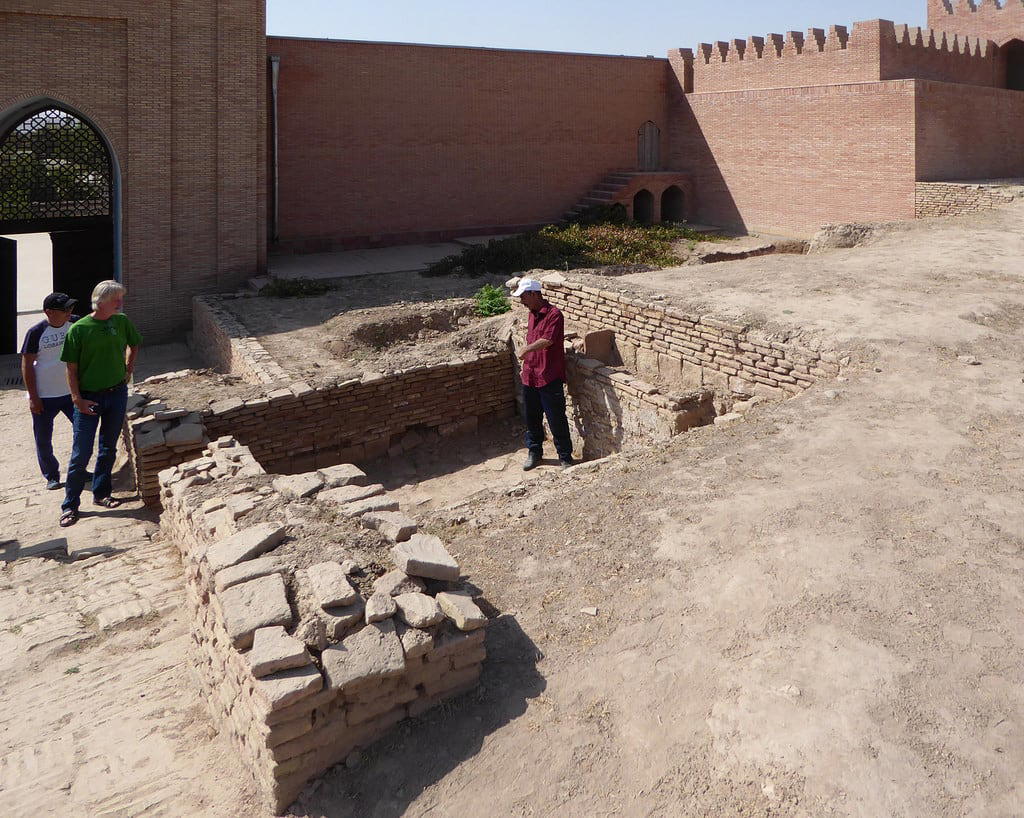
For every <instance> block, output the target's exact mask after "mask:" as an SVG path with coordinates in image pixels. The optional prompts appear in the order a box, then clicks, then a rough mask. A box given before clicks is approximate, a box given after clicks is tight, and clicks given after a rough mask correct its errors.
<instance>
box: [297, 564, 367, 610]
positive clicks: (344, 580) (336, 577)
mask: <svg viewBox="0 0 1024 818" xmlns="http://www.w3.org/2000/svg"><path fill="white" fill-rule="evenodd" d="M306 575H307V576H308V577H309V585H310V588H311V589H312V591H313V596H314V597H315V599H316V601H317V603H319V605H320V607H321V608H335V607H338V606H345V605H351V604H353V603H354V602H355V601H356V600H358V599H359V592H358V591H357V590H356V589H355V588H354V587H352V583H351V582H349V579H348V577H347V576H346V574H345V569H344V568H342V566H341V565H339V564H338V563H336V562H321V563H318V564H317V565H311V566H310V567H309V568H307V569H306Z"/></svg>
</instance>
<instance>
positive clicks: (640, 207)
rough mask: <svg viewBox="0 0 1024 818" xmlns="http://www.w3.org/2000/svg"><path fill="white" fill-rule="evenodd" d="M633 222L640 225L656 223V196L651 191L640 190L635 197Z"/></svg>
mask: <svg viewBox="0 0 1024 818" xmlns="http://www.w3.org/2000/svg"><path fill="white" fill-rule="evenodd" d="M633 221H635V222H639V223H640V224H651V223H653V222H654V194H653V193H651V191H649V190H646V189H645V190H640V191H638V192H637V194H636V196H634V197H633Z"/></svg>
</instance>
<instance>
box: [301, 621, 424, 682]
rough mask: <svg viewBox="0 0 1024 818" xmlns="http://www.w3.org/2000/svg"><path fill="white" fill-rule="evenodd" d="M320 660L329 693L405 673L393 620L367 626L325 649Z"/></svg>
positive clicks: (400, 645) (403, 660)
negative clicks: (329, 689)
mask: <svg viewBox="0 0 1024 818" xmlns="http://www.w3.org/2000/svg"><path fill="white" fill-rule="evenodd" d="M320 658H321V662H322V663H323V667H324V676H325V677H326V679H327V684H328V685H329V686H330V688H331V689H332V690H346V689H349V688H352V687H355V686H357V685H358V684H360V683H362V682H365V681H368V680H371V679H386V678H390V677H393V676H398V675H399V674H401V673H402V672H403V671H404V670H405V653H404V651H403V650H402V642H401V640H399V638H398V634H397V633H396V632H395V624H394V620H393V619H386V620H384V621H383V622H375V623H374V624H372V625H367V626H366V627H365V628H363V629H362V630H360V631H358V632H356V633H354V634H352V635H351V636H348V637H346V638H345V639H343V640H342V641H341V643H340V644H337V645H331V646H330V647H328V648H327V649H326V650H325V651H324V652H323V654H322V655H321V657H320Z"/></svg>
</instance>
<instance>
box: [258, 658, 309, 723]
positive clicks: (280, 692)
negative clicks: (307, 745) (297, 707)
mask: <svg viewBox="0 0 1024 818" xmlns="http://www.w3.org/2000/svg"><path fill="white" fill-rule="evenodd" d="M323 686H324V679H323V676H321V675H320V671H319V670H317V668H316V665H306V666H305V667H301V668H293V669H292V670H283V671H280V672H279V673H274V674H272V675H270V676H265V677H264V678H262V679H257V680H256V693H257V695H258V696H259V698H261V699H262V700H263V701H264V703H265V704H266V705H267V707H268V709H269V710H270V711H271V712H273V711H275V710H283V709H284V708H285V707H288V706H290V705H293V704H295V703H296V702H299V701H301V700H302V699H305V698H306V697H307V696H313V695H315V694H317V693H319V692H320V691H321V690H322V689H323Z"/></svg>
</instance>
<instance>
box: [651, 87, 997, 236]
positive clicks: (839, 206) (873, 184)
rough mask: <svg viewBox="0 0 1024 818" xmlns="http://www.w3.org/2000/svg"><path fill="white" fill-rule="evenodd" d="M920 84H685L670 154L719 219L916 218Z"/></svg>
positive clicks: (759, 222) (800, 230)
mask: <svg viewBox="0 0 1024 818" xmlns="http://www.w3.org/2000/svg"><path fill="white" fill-rule="evenodd" d="M914 89H915V86H914V81H912V80H899V81H890V82H876V83H857V84H849V85H817V86H808V87H795V88H778V89H765V90H756V91H728V92H721V93H707V94H687V95H685V96H684V95H682V94H681V93H678V92H677V93H676V95H675V99H674V101H673V107H672V116H671V122H672V126H671V129H672V134H673V137H672V146H671V153H670V162H671V164H672V166H673V167H675V168H678V169H679V170H682V171H685V172H687V173H690V174H692V175H693V177H694V189H695V190H696V191H697V202H698V216H697V218H698V219H699V220H701V221H707V222H710V223H712V224H722V225H730V226H737V227H744V228H746V229H748V230H759V231H763V232H770V233H781V234H791V235H810V234H813V233H814V232H815V231H816V230H818V228H819V227H821V225H822V224H824V223H826V222H829V221H857V220H864V221H875V220H883V219H910V218H913V216H914V181H915V178H914V174H915V167H914V139H915V129H914V115H915V90H914ZM966 90H967V91H969V92H972V93H973V92H976V91H979V89H966Z"/></svg>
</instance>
